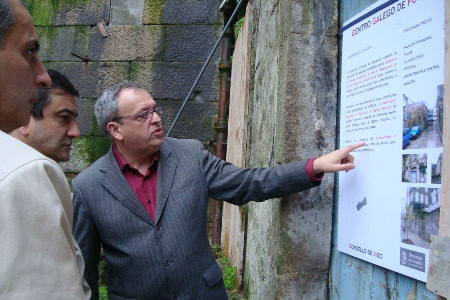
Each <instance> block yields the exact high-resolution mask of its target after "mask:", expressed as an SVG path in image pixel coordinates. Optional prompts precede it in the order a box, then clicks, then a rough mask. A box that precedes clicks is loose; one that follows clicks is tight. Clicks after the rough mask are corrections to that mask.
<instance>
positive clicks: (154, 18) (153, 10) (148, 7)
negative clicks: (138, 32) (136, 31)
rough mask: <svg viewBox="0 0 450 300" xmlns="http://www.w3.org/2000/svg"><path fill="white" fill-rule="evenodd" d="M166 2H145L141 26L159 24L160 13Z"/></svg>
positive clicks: (157, 0)
mask: <svg viewBox="0 0 450 300" xmlns="http://www.w3.org/2000/svg"><path fill="white" fill-rule="evenodd" d="M165 1H166V0H145V2H144V14H143V16H142V23H143V24H161V18H162V11H163V8H164V2H165Z"/></svg>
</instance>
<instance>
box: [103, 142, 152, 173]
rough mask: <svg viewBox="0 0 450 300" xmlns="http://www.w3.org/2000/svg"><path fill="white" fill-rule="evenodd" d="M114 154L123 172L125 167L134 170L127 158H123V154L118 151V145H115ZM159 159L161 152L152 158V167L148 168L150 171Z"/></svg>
mask: <svg viewBox="0 0 450 300" xmlns="http://www.w3.org/2000/svg"><path fill="white" fill-rule="evenodd" d="M112 150H113V154H114V157H115V158H116V161H117V164H118V165H119V169H120V170H121V171H122V172H123V170H124V168H125V167H129V168H131V169H134V168H133V167H132V166H131V165H130V164H129V163H128V162H127V161H126V159H125V157H123V155H122V153H120V151H119V149H117V146H116V145H113V149H112ZM158 159H159V151H158V152H156V153H155V154H153V156H152V160H151V162H150V166H149V167H148V168H149V169H150V168H151V167H152V166H153V164H154V163H155V162H156V161H157V160H158Z"/></svg>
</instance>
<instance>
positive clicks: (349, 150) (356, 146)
mask: <svg viewBox="0 0 450 300" xmlns="http://www.w3.org/2000/svg"><path fill="white" fill-rule="evenodd" d="M365 144H366V143H365V142H360V143H356V144H353V145H350V146H347V148H345V152H347V153H350V152H352V151H353V150H355V149H358V148H360V147H362V146H364V145H365Z"/></svg>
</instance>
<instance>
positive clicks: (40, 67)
mask: <svg viewBox="0 0 450 300" xmlns="http://www.w3.org/2000/svg"><path fill="white" fill-rule="evenodd" d="M34 84H35V85H36V86H38V87H40V88H50V86H51V85H52V80H51V79H50V76H49V75H48V73H47V70H46V69H45V67H44V64H43V63H42V61H41V60H40V59H39V58H37V62H36V75H35V77H34Z"/></svg>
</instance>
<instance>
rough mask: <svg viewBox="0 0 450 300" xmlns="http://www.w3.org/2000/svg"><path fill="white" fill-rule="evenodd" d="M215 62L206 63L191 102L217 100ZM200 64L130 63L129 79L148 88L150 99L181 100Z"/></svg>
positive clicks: (217, 73) (198, 70)
mask: <svg viewBox="0 0 450 300" xmlns="http://www.w3.org/2000/svg"><path fill="white" fill-rule="evenodd" d="M217 64H218V60H217V61H215V62H212V63H210V64H209V66H208V67H207V68H206V70H205V73H204V74H203V76H202V78H201V79H200V81H199V83H198V84H197V87H196V88H195V90H194V93H193V94H192V98H191V99H195V100H196V101H218V97H219V89H218V87H219V70H218V67H217ZM202 67H203V63H197V62H173V63H169V62H133V63H131V69H130V79H131V80H132V81H136V82H139V83H141V84H143V85H144V86H146V87H148V91H149V92H150V94H151V95H152V96H153V98H154V99H164V100H183V99H184V98H186V97H187V95H188V93H189V91H190V89H191V87H192V85H193V83H194V81H195V79H196V78H197V75H198V74H199V72H200V70H201V68H202Z"/></svg>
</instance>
